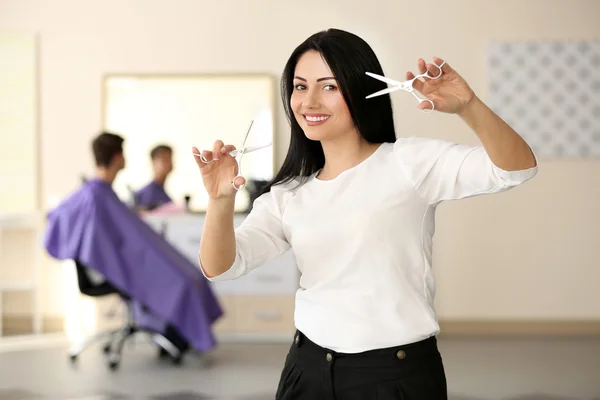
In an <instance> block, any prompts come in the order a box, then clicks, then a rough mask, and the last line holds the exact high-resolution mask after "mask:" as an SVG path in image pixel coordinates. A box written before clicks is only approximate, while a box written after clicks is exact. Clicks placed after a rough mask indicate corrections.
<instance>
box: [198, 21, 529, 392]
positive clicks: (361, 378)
mask: <svg viewBox="0 0 600 400" xmlns="http://www.w3.org/2000/svg"><path fill="white" fill-rule="evenodd" d="M434 62H435V63H436V64H437V65H442V62H443V61H442V60H440V59H434ZM418 69H419V73H423V72H425V70H426V69H429V70H430V72H431V73H432V74H433V75H437V74H438V70H437V68H436V67H435V66H434V65H432V64H428V65H426V63H425V62H424V61H423V60H419V61H418ZM366 71H370V72H374V73H377V74H380V75H383V71H382V69H381V66H380V64H379V62H378V60H377V57H376V56H375V54H374V53H373V51H372V50H371V48H370V47H369V45H368V44H367V43H365V42H364V41H363V40H362V39H360V38H359V37H357V36H355V35H353V34H350V33H348V32H344V31H340V30H335V29H331V30H328V31H324V32H320V33H317V34H315V35H313V36H311V37H309V38H308V39H307V40H306V41H305V42H304V43H302V44H301V45H300V46H299V47H298V48H297V49H296V50H295V51H294V52H293V53H292V55H291V57H290V59H289V61H288V63H287V65H286V67H285V70H284V73H283V78H282V96H283V103H284V106H285V108H286V111H287V115H288V118H289V121H290V124H291V131H292V136H291V143H290V147H289V151H288V154H287V157H286V159H285V161H284V163H283V166H282V167H281V170H280V171H279V173H278V174H277V176H276V177H275V178H274V179H273V181H272V182H271V184H270V185H268V186H267V188H266V189H265V190H264V193H262V194H261V195H260V196H259V197H258V198H257V200H256V201H255V203H254V207H253V209H252V212H251V213H250V214H249V215H248V217H247V218H246V219H245V221H244V223H243V225H242V226H240V227H239V228H238V229H237V230H235V231H234V228H233V205H234V198H235V194H236V191H235V189H234V188H233V186H232V184H231V183H232V179H233V177H234V176H235V175H236V163H235V161H234V159H233V158H232V157H230V156H229V155H227V154H226V153H227V152H228V151H231V150H233V149H234V147H233V146H231V145H224V144H223V142H221V141H217V142H216V143H215V144H214V147H213V149H212V151H204V152H203V153H202V154H203V155H204V157H205V158H207V159H208V160H213V159H214V160H215V162H211V163H208V164H205V163H204V162H202V161H201V160H200V159H199V158H197V163H198V166H199V167H200V171H201V175H202V179H203V182H204V185H205V187H206V190H207V192H208V194H209V196H210V201H209V207H208V212H207V215H206V221H205V225H204V231H203V234H202V240H201V243H200V255H199V262H200V265H201V268H202V270H203V272H204V274H205V276H206V277H207V278H208V279H210V280H226V279H236V278H239V277H240V276H242V275H245V274H247V273H249V272H250V271H251V270H252V269H253V268H256V267H259V266H261V265H263V264H264V263H266V262H267V261H269V260H272V259H274V258H276V257H278V256H280V255H281V254H283V253H284V252H286V251H287V250H289V249H292V250H293V251H294V254H295V256H296V259H297V262H298V267H299V269H300V271H301V273H302V275H301V279H300V289H299V290H298V292H297V295H296V309H295V324H296V328H297V332H296V335H295V337H294V341H293V344H292V346H291V349H290V352H289V354H288V356H287V359H286V362H285V366H284V368H283V372H282V374H281V379H280V383H279V387H278V388H277V395H276V398H277V399H281V400H283V399H311V400H314V399H337V400H346V399H403V400H409V399H426V400H438V399H446V398H447V389H446V378H445V373H444V368H443V364H442V359H441V356H440V354H439V352H438V349H437V344H436V335H437V333H438V332H439V326H438V324H437V321H436V315H435V311H434V301H433V298H434V279H433V274H432V271H431V253H432V236H433V232H434V213H435V209H436V206H437V205H438V204H439V203H440V202H441V201H442V200H452V199H460V198H465V197H470V196H474V195H481V194H489V193H497V192H501V191H505V190H508V189H510V188H512V187H514V186H516V185H519V184H521V183H523V182H525V181H526V180H528V179H530V178H531V177H533V176H534V175H535V174H536V171H537V164H536V160H535V157H534V155H533V153H532V151H531V149H530V148H529V146H528V145H527V144H526V143H525V142H524V141H523V139H522V138H521V137H520V136H519V135H518V134H517V133H516V132H515V131H513V130H512V129H511V128H510V127H509V126H508V125H506V124H505V123H504V122H503V121H502V120H501V119H500V118H499V117H498V116H497V115H495V114H494V113H493V112H492V111H491V110H490V109H489V108H488V107H486V106H485V105H484V104H483V103H482V102H481V100H479V98H477V96H475V94H474V93H473V91H472V90H471V89H470V88H469V86H468V85H467V83H466V82H465V81H464V80H463V79H462V78H461V77H460V76H459V75H458V73H457V72H456V71H454V70H453V69H452V68H451V66H450V65H449V64H448V63H445V64H444V65H443V67H442V72H443V75H442V76H441V77H440V78H439V79H437V80H428V81H426V82H421V81H415V87H416V89H417V90H419V91H420V92H421V93H422V94H423V95H425V96H427V97H428V98H429V99H431V100H433V102H434V104H435V109H436V110H437V111H438V112H445V113H451V114H457V115H458V116H459V117H461V118H462V119H463V120H464V121H465V122H466V123H467V124H468V125H469V126H470V127H471V128H472V129H473V131H474V132H475V134H476V135H477V136H478V137H479V139H480V141H481V143H482V146H478V147H473V146H464V145H459V144H454V143H449V142H445V141H442V140H435V139H425V138H418V137H411V138H400V139H397V140H396V135H395V131H394V123H393V119H392V107H391V102H390V97H389V95H386V96H380V97H376V98H371V99H365V97H366V96H367V95H369V94H371V93H373V92H376V91H378V90H380V89H382V88H384V87H385V85H383V84H382V83H380V82H378V81H377V80H375V79H372V78H370V77H368V76H366V75H365V72H366ZM412 77H414V75H413V74H412V73H410V72H409V73H407V78H408V79H411V78H412ZM421 104H422V105H420V106H419V107H425V106H427V103H421ZM193 150H194V152H198V150H197V149H195V148H194V149H193ZM238 180H239V181H236V182H235V183H236V185H240V184H242V183H243V178H238Z"/></svg>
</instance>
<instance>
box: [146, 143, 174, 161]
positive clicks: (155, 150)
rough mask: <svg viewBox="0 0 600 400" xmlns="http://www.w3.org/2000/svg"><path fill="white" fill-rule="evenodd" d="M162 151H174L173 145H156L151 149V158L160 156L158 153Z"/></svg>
mask: <svg viewBox="0 0 600 400" xmlns="http://www.w3.org/2000/svg"><path fill="white" fill-rule="evenodd" d="M162 152H169V153H172V152H173V149H172V148H171V146H168V145H166V144H159V145H158V146H155V147H154V148H153V149H152V150H151V151H150V159H151V160H154V159H155V158H156V157H158V155H159V154H160V153H162Z"/></svg>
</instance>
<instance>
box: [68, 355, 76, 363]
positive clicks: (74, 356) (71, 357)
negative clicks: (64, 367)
mask: <svg viewBox="0 0 600 400" xmlns="http://www.w3.org/2000/svg"><path fill="white" fill-rule="evenodd" d="M69 359H70V360H71V362H72V363H75V362H76V361H77V354H71V355H69Z"/></svg>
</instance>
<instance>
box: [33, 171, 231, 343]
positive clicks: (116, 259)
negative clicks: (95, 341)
mask: <svg viewBox="0 0 600 400" xmlns="http://www.w3.org/2000/svg"><path fill="white" fill-rule="evenodd" d="M44 246H45V248H46V250H47V251H48V253H49V254H50V255H51V256H53V257H54V258H57V259H59V260H75V259H77V260H79V261H80V262H81V263H82V264H83V265H85V266H87V267H89V268H93V269H95V270H97V271H98V272H100V273H101V274H102V275H103V276H104V277H105V279H106V280H108V281H109V282H110V283H111V284H112V285H113V286H115V287H117V288H118V289H119V290H121V291H123V292H124V293H126V294H127V295H129V296H130V297H131V298H132V299H133V300H135V301H137V302H139V303H141V304H143V305H145V306H146V307H147V308H148V309H149V310H150V311H151V312H152V313H153V314H155V315H156V316H157V317H158V318H160V319H162V320H165V321H168V322H169V323H170V324H172V325H173V326H174V327H175V328H177V329H178V331H179V332H180V334H181V335H182V336H183V337H184V338H185V339H186V340H187V341H188V342H189V344H190V346H192V347H194V348H195V349H197V350H199V351H206V350H209V349H211V348H213V347H214V346H215V344H216V340H215V337H214V335H213V332H212V323H213V322H215V321H216V320H217V319H218V318H219V317H220V316H221V315H222V314H223V311H222V309H221V307H220V305H219V303H218V301H217V299H216V297H215V295H214V293H213V291H212V289H211V287H210V285H209V284H210V282H209V281H208V280H207V279H206V278H205V277H204V275H203V274H202V272H201V271H200V270H199V267H196V266H195V265H194V264H193V263H191V262H190V261H189V260H188V259H187V258H185V256H183V255H182V254H181V253H180V252H179V251H177V250H176V249H175V248H174V247H173V246H172V245H171V244H169V243H168V242H167V241H166V240H165V239H163V238H162V237H161V236H160V234H158V233H157V232H156V231H154V230H153V229H152V228H151V227H150V226H149V225H148V224H146V223H145V222H144V221H143V220H142V219H141V218H140V217H138V215H137V214H136V213H135V212H133V211H132V210H130V209H129V208H128V207H127V206H126V205H125V204H124V203H123V202H121V200H120V199H119V198H118V196H117V195H116V193H115V192H114V191H113V190H112V187H111V186H110V184H108V183H106V182H104V181H102V180H99V179H93V180H90V181H88V182H87V183H85V184H84V185H83V186H82V187H81V188H80V189H78V190H77V191H75V192H74V193H72V194H71V195H70V196H69V197H68V198H66V199H65V200H64V201H63V202H62V203H61V204H60V205H59V206H58V207H56V208H55V209H54V210H52V211H51V212H50V213H49V215H48V226H47V228H46V231H45V235H44Z"/></svg>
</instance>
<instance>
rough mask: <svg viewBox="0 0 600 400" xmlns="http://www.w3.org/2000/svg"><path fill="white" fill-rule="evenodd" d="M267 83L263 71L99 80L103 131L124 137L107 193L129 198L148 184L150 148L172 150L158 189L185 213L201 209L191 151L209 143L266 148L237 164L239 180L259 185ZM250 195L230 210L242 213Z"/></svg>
mask: <svg viewBox="0 0 600 400" xmlns="http://www.w3.org/2000/svg"><path fill="white" fill-rule="evenodd" d="M275 85H276V82H275V79H274V78H273V77H272V76H270V75H267V74H246V75H244V74H231V75H107V76H105V78H104V81H103V128H104V130H106V131H109V132H114V133H117V134H119V135H121V136H123V137H124V138H125V145H124V149H125V157H126V167H125V169H124V170H123V171H122V172H121V173H120V174H119V175H118V176H117V179H116V180H115V182H114V189H115V191H116V192H117V194H118V195H119V197H120V198H121V199H123V200H124V201H130V199H131V197H132V195H131V191H132V190H133V191H135V190H138V189H140V188H141V187H143V186H145V185H146V184H147V183H149V182H150V181H151V179H152V164H151V161H150V151H151V149H152V148H153V147H154V146H156V145H159V144H167V145H169V146H171V147H172V148H173V164H174V166H173V172H172V173H171V175H170V176H169V178H168V180H167V182H166V184H165V190H166V191H167V193H168V194H169V195H170V197H171V198H172V199H173V200H174V201H176V202H184V201H185V200H184V199H185V198H186V196H189V200H188V201H189V207H190V209H191V210H192V211H196V212H202V211H205V210H206V208H207V205H208V197H207V195H206V191H205V189H204V186H203V185H202V178H201V176H200V171H199V170H198V167H197V165H196V163H195V161H194V159H193V156H192V146H196V147H198V149H200V150H210V149H212V145H213V143H214V141H215V140H217V139H221V140H223V142H225V143H226V144H233V145H234V146H236V147H237V148H240V146H241V145H242V141H243V140H244V137H245V135H246V132H247V131H248V127H249V126H250V123H251V121H254V123H253V125H252V129H251V131H250V133H249V135H248V139H247V141H246V147H252V146H262V145H266V144H269V143H272V145H271V146H269V147H266V148H264V149H262V150H258V151H256V152H254V153H249V154H245V155H244V157H243V159H242V173H243V176H244V177H245V178H246V179H247V180H253V181H265V180H269V179H271V178H272V177H273V173H274V149H275V143H274V136H275V135H274V126H275V96H276V86H275ZM249 203H250V193H248V191H247V190H242V191H240V193H238V196H237V197H236V206H235V207H236V211H244V210H246V209H248V207H249Z"/></svg>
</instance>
